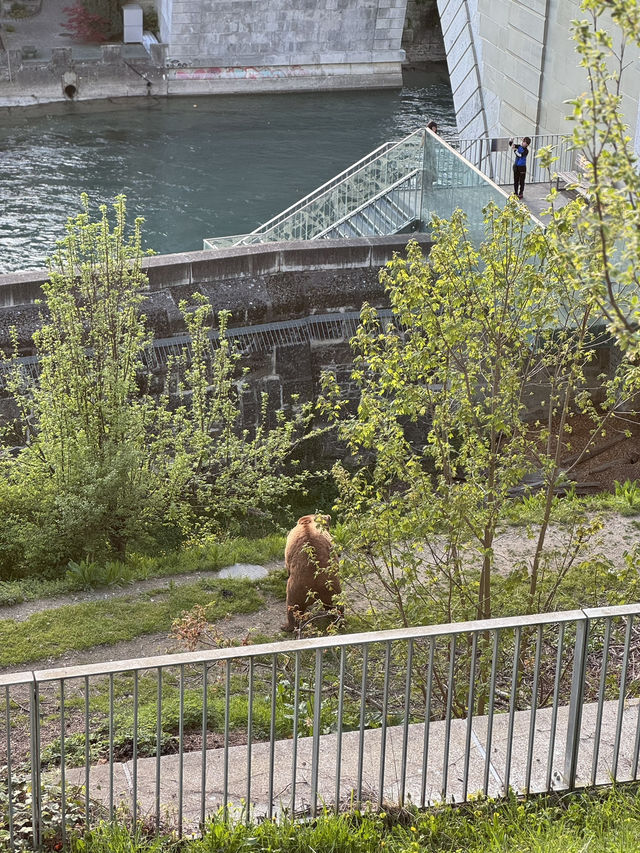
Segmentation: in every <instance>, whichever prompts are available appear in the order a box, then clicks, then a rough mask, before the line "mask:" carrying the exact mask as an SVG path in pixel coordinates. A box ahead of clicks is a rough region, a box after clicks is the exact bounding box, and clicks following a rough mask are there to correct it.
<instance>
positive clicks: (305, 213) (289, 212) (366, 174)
mask: <svg viewBox="0 0 640 853" xmlns="http://www.w3.org/2000/svg"><path fill="white" fill-rule="evenodd" d="M424 135H425V131H424V129H423V128H421V129H419V130H416V131H414V133H412V134H410V135H409V136H407V137H405V138H404V139H402V140H400V141H399V142H392V143H385V144H384V145H381V146H380V147H379V148H376V149H375V150H374V151H372V152H371V153H370V154H367V156H366V157H363V158H362V159H361V160H359V161H358V162H357V163H354V164H353V165H352V166H350V167H349V168H348V169H345V170H344V171H343V172H341V173H340V174H339V175H336V176H335V177H334V178H332V179H331V180H330V181H327V182H326V183H325V184H323V185H322V186H320V187H318V189H316V190H314V191H313V192H312V193H309V195H307V196H305V197H304V198H302V199H300V201H298V202H296V203H295V204H293V205H291V206H290V207H288V208H287V209H286V210H284V211H282V213H279V214H278V215H277V216H274V217H273V218H272V219H270V220H269V221H268V222H265V223H264V224H263V225H261V226H259V227H258V228H256V229H254V230H253V231H252V232H251V233H250V234H246V235H244V236H243V235H238V236H237V238H234V239H235V242H234V243H233V244H232V245H243V246H244V245H251V244H254V243H266V242H273V241H280V240H311V239H314V238H316V237H317V236H318V235H319V234H320V232H322V231H325V230H326V228H327V227H328V226H329V225H330V224H331V223H335V222H337V221H339V220H342V219H343V218H344V217H346V216H347V215H348V214H349V213H350V212H353V211H354V210H356V209H358V208H359V207H361V206H362V205H364V204H365V203H366V202H367V201H368V200H369V199H370V198H371V197H372V196H373V195H376V194H378V193H380V192H382V191H383V190H384V189H386V188H388V187H390V186H391V185H392V184H395V183H396V182H397V181H398V180H400V179H401V178H403V177H405V176H406V175H408V174H409V172H411V171H413V170H414V169H416V168H420V167H421V165H422V158H423V151H424ZM228 239H229V238H225V237H222V238H217V237H215V238H214V237H212V238H208V239H206V240H205V241H204V247H205V248H208V249H213V248H224V247H225V246H228V245H230V244H229V243H228V242H227V240H228Z"/></svg>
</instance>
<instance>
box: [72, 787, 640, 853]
mask: <svg viewBox="0 0 640 853" xmlns="http://www.w3.org/2000/svg"><path fill="white" fill-rule="evenodd" d="M71 849H72V850H73V851H74V853H80V851H82V853H107V851H110V853H134V851H135V853H143V851H144V853H152V851H153V853H159V851H167V853H168V851H169V850H176V849H177V848H176V847H174V846H172V845H171V842H170V840H169V839H166V840H164V841H159V842H155V841H146V840H145V839H144V837H142V836H139V837H138V838H132V837H131V835H130V833H129V832H128V831H127V830H126V828H123V827H119V828H111V827H108V826H104V827H101V828H99V829H98V830H96V831H95V832H93V833H91V835H90V836H88V837H87V838H86V839H84V840H80V841H77V842H75V843H74V844H73V845H72V848H71ZM179 849H180V850H181V851H182V853H244V851H246V852H247V853H249V851H252V853H267V851H278V853H307V851H309V850H312V851H315V853H386V851H389V853H422V851H424V853H463V851H464V853H586V851H588V853H613V851H619V852H620V853H633V851H637V850H640V794H639V792H638V787H637V785H632V786H623V787H618V788H617V789H609V790H606V791H600V792H590V793H584V794H578V795H573V796H568V795H565V796H563V797H562V798H558V797H536V798H532V799H530V800H528V801H525V802H518V801H517V800H515V798H512V799H510V800H509V801H507V802H503V803H492V802H486V803H481V802H476V803H470V804H468V805H467V806H464V807H457V808H456V807H450V806H445V807H443V808H441V809H438V810H432V811H430V812H424V813H422V814H419V813H414V814H410V815H406V814H405V815H401V816H400V819H393V818H391V819H390V817H389V815H382V814H381V815H364V816H363V815H358V814H350V815H341V816H340V817H338V818H335V817H333V816H323V817H320V818H319V819H318V820H317V821H315V822H313V823H311V822H310V823H306V824H300V823H295V824H294V823H290V822H284V823H282V824H280V825H276V824H273V823H270V822H264V823H261V824H257V825H251V826H249V827H246V826H243V825H240V826H238V825H236V826H232V827H230V826H228V825H225V824H224V822H223V821H222V820H218V821H215V822H214V823H213V824H212V825H211V826H210V827H209V828H208V830H207V832H206V833H205V836H204V838H203V839H200V840H195V841H191V842H186V843H184V846H182V845H181V846H180V848H179Z"/></svg>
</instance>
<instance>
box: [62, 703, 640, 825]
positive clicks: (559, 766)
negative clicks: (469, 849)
mask: <svg viewBox="0 0 640 853" xmlns="http://www.w3.org/2000/svg"><path fill="white" fill-rule="evenodd" d="M617 713H618V703H617V702H605V703H604V709H603V719H602V731H601V737H600V748H599V757H598V767H597V774H596V779H595V781H596V784H607V783H610V782H611V780H612V777H613V768H614V743H615V730H616V719H617ZM596 718H597V705H596V704H595V703H591V704H587V705H585V706H584V709H583V718H582V729H581V739H580V750H579V760H578V771H577V773H578V775H577V786H578V787H581V786H586V785H589V784H590V782H591V768H592V761H593V752H594V733H595V728H596ZM567 720H568V707H566V706H564V707H560V708H559V709H558V719H557V729H556V737H555V746H554V750H553V756H552V762H551V775H550V778H551V787H552V788H555V789H562V788H564V787H566V785H565V782H564V776H563V774H564V760H565V741H566V732H567ZM530 722H531V720H530V712H529V711H519V712H517V713H516V714H515V715H514V729H513V743H512V757H511V769H510V775H509V779H508V785H509V786H510V787H511V788H513V789H514V790H516V791H518V792H524V790H525V788H526V773H527V760H528V742H529V728H530ZM487 723H488V718H487V717H477V718H474V719H473V721H472V726H471V731H470V735H468V726H467V721H466V720H453V721H452V722H451V731H450V737H449V753H448V765H447V774H446V780H445V778H444V774H443V765H444V753H445V734H446V724H445V722H443V721H439V722H434V723H431V725H430V728H429V749H428V760H427V772H426V778H425V779H424V780H423V761H422V756H423V748H424V726H423V725H422V724H415V725H410V726H409V727H408V739H407V749H406V753H407V761H406V773H405V774H404V775H405V779H404V782H405V797H406V799H407V800H410V801H411V802H413V803H414V804H420V803H421V801H422V798H423V797H424V800H425V802H426V803H434V802H441V801H442V800H443V799H445V798H446V800H447V801H449V802H451V801H456V802H460V801H461V800H463V799H464V795H465V790H464V787H465V786H464V780H465V776H466V777H467V792H466V793H467V796H470V795H472V794H474V793H478V792H481V791H482V790H483V786H484V778H485V773H487V772H488V794H489V796H500V795H502V794H504V792H505V788H506V786H507V774H506V761H507V753H508V732H509V715H508V714H506V713H500V714H496V715H495V716H494V719H493V733H492V744H491V757H490V761H489V762H488V763H487V760H486V752H485V748H486V742H487ZM637 724H638V700H630V701H629V702H627V704H626V707H625V711H624V715H623V721H622V735H621V739H620V753H619V760H618V768H617V779H618V781H627V780H629V779H631V778H632V774H633V767H632V765H633V751H634V747H635V740H636V727H637ZM551 725H552V712H551V709H548V708H547V709H543V710H541V711H538V713H537V716H536V720H535V734H534V744H533V745H534V748H533V752H532V760H531V784H530V787H529V790H530V791H531V792H541V791H545V790H547V777H548V756H549V744H550V735H551ZM381 734H382V733H381V730H380V729H372V730H369V731H366V732H365V734H364V738H363V741H364V743H363V750H362V756H363V765H362V795H363V800H364V801H367V802H373V803H376V802H377V801H378V791H379V790H380V781H381V772H380V760H381V745H382V737H381ZM468 736H470V751H469V756H468V770H467V771H465V753H466V743H467V737H468ZM385 745H386V750H385V761H384V774H383V777H382V791H383V799H384V800H385V801H387V802H390V803H397V802H398V801H399V793H400V789H401V785H402V777H403V774H402V756H403V728H402V727H401V726H394V727H391V728H388V729H387V733H386V741H385ZM312 751H313V738H310V737H306V738H301V739H299V740H298V752H297V767H296V773H295V810H296V813H300V812H302V813H306V812H308V811H309V809H310V805H311V790H312ZM337 751H338V736H337V735H336V734H330V735H322V736H321V737H320V739H319V769H318V783H317V790H318V806H319V807H321V806H322V804H327V805H332V804H333V803H334V802H335V794H336V766H337V754H338V752H337ZM359 751H360V736H359V733H358V732H357V731H355V732H353V731H352V732H345V733H343V735H342V754H341V761H340V769H341V770H340V774H341V778H340V802H341V803H342V804H348V803H349V802H351V801H353V798H354V796H355V791H356V790H357V787H358V763H359ZM247 758H248V750H247V747H246V746H236V747H230V748H229V750H228V766H227V772H228V784H227V791H228V802H229V803H230V804H233V805H234V806H236V807H240V806H241V805H242V804H243V803H245V802H247V799H249V800H250V802H251V804H252V809H253V812H254V814H255V815H256V816H260V815H265V814H267V813H268V811H269V785H270V778H271V776H272V774H273V798H272V803H271V807H272V810H273V812H274V813H278V812H279V811H281V810H290V809H291V803H292V796H293V794H294V790H293V789H294V782H293V773H292V760H293V741H292V740H286V741H278V742H276V743H275V745H274V751H273V759H272V758H271V750H270V745H269V743H257V744H254V745H253V747H252V750H251V786H250V792H248V787H247V786H248V773H247ZM160 767H161V770H160V778H161V783H160V812H161V815H163V816H168V817H169V819H171V817H172V816H173V818H174V819H175V816H176V814H177V811H178V791H179V777H180V756H179V755H168V756H163V757H162V759H161V761H160ZM134 771H135V773H136V775H137V800H138V807H139V814H140V815H154V814H155V808H156V759H155V758H144V759H140V760H138V762H137V768H134V766H133V762H131V761H128V762H126V763H122V764H116V765H114V802H118V801H119V800H123V801H125V802H126V803H128V805H129V807H131V805H132V797H133V780H134ZM84 773H85V771H84V768H82V769H74V770H68V771H67V780H68V781H69V782H71V783H72V784H78V785H83V784H84V781H85V775H84ZM201 778H202V753H201V752H200V751H198V752H189V753H185V754H184V756H183V773H182V779H183V827H184V830H185V832H189V831H196V830H197V828H198V824H199V821H200V814H201V799H202V798H201V790H202V789H201ZM224 778H225V753H224V750H223V749H212V750H208V751H207V753H206V780H207V784H206V797H205V809H206V812H207V813H208V814H211V813H213V812H215V811H216V810H217V809H218V808H219V807H220V806H221V805H222V804H223V799H224V795H223V781H224ZM423 783H424V792H423ZM89 787H90V791H91V796H92V797H94V798H95V799H96V800H99V801H102V802H103V803H105V804H107V803H108V802H109V766H108V765H104V764H103V765H98V766H94V767H92V768H91V770H90V780H89Z"/></svg>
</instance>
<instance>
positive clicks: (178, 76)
mask: <svg viewBox="0 0 640 853" xmlns="http://www.w3.org/2000/svg"><path fill="white" fill-rule="evenodd" d="M179 64H180V65H182V63H179ZM168 65H169V66H172V65H173V67H172V70H171V72H170V74H171V77H172V78H173V79H174V80H272V79H275V78H281V77H305V76H307V75H309V74H313V73H314V72H313V69H312V68H310V67H309V66H304V65H262V66H253V65H239V66H235V67H231V66H227V67H222V68H185V67H176V66H177V65H178V63H175V64H173V63H171V62H169V63H168Z"/></svg>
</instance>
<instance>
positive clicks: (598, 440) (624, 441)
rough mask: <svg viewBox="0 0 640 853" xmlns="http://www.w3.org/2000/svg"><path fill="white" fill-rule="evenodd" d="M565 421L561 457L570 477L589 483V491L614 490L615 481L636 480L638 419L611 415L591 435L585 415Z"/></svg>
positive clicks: (639, 440) (638, 473) (638, 468)
mask: <svg viewBox="0 0 640 853" xmlns="http://www.w3.org/2000/svg"><path fill="white" fill-rule="evenodd" d="M569 424H570V427H571V432H570V433H568V434H567V435H565V436H564V448H563V455H562V459H563V467H565V468H566V469H567V470H568V472H569V476H570V477H571V479H572V480H575V481H576V482H577V483H580V482H582V483H590V484H591V486H590V487H589V490H590V491H592V492H603V491H604V492H614V491H615V484H616V482H618V483H624V482H625V481H626V480H640V419H638V418H637V417H631V416H624V417H622V416H617V417H615V418H611V419H610V420H608V421H607V424H606V427H605V430H604V434H601V433H600V434H598V435H596V436H595V437H594V436H593V423H592V421H591V420H590V419H589V418H588V417H587V416H585V415H575V416H574V417H572V418H571V419H570V421H569Z"/></svg>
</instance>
